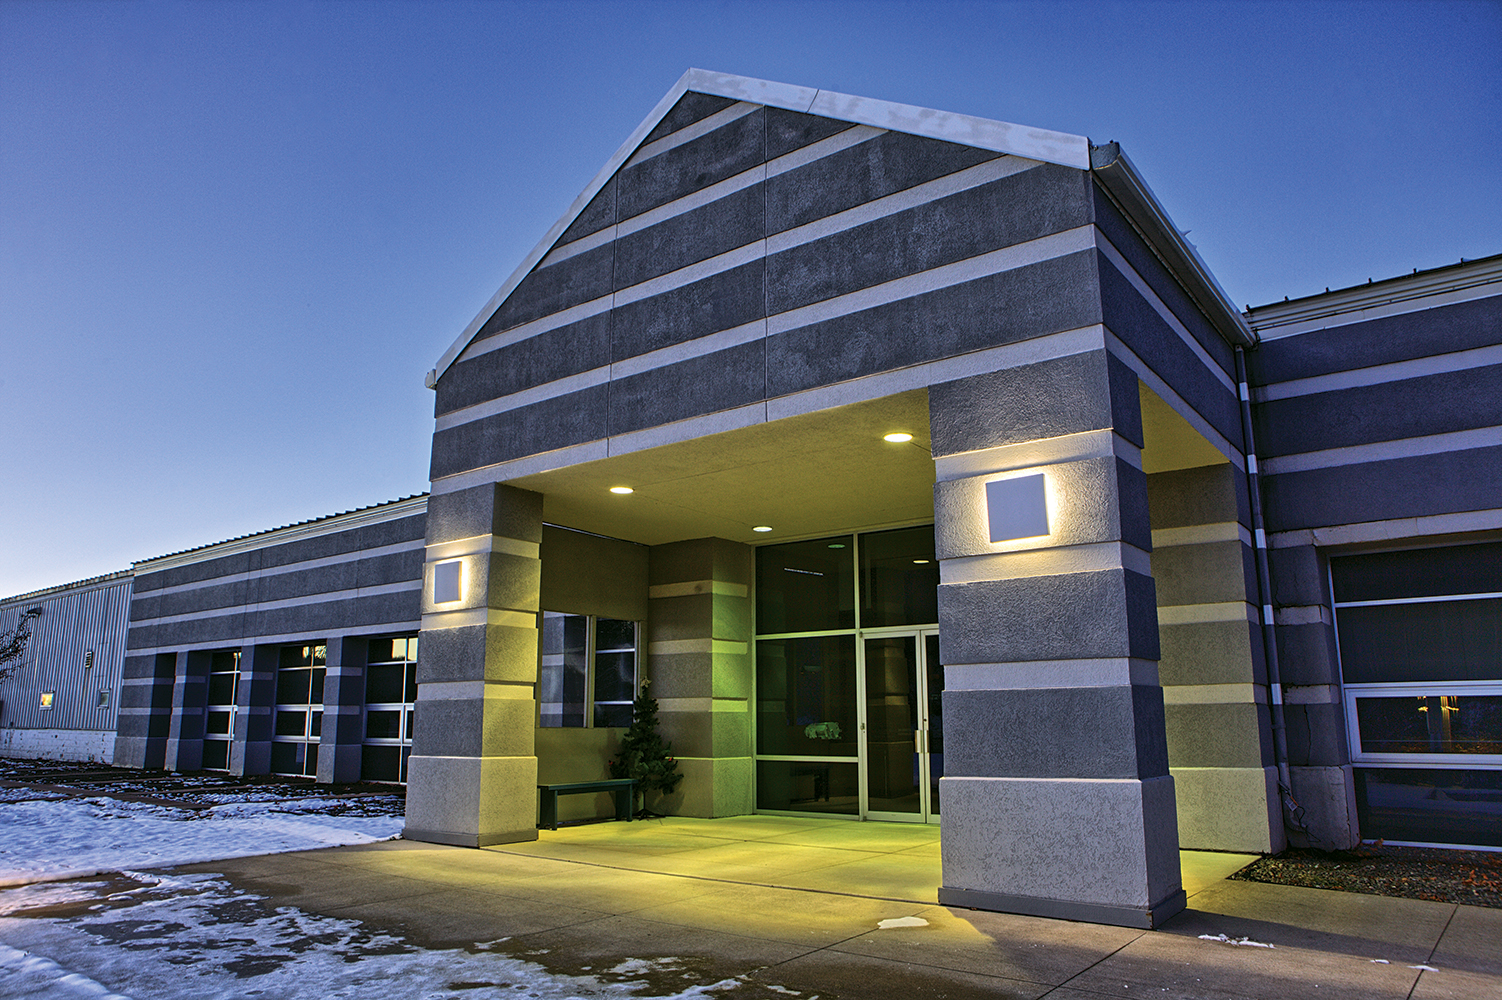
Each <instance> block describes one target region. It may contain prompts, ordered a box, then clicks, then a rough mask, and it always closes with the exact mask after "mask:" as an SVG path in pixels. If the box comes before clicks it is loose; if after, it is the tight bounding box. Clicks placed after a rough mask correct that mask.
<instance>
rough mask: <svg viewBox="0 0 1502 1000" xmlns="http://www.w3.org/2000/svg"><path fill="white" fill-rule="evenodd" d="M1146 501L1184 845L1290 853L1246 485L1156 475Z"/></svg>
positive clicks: (1176, 473) (1221, 476)
mask: <svg viewBox="0 0 1502 1000" xmlns="http://www.w3.org/2000/svg"><path fill="white" fill-rule="evenodd" d="M1147 493H1148V504H1149V506H1150V508H1151V510H1152V525H1153V556H1152V565H1153V580H1154V582H1155V584H1156V585H1157V591H1158V635H1159V637H1160V641H1161V643H1162V651H1163V656H1162V659H1161V661H1160V662H1159V665H1158V674H1159V678H1160V680H1161V681H1162V684H1163V700H1164V703H1165V704H1164V713H1165V718H1166V723H1167V730H1168V762H1169V765H1170V767H1171V772H1172V774H1173V779H1174V790H1175V792H1176V793H1177V799H1178V806H1179V844H1180V846H1182V847H1184V848H1187V849H1190V850H1204V851H1247V852H1252V853H1258V854H1275V853H1277V852H1278V851H1281V850H1283V848H1284V847H1286V846H1287V844H1286V842H1285V840H1284V836H1283V815H1282V804H1281V800H1280V797H1279V795H1278V769H1277V765H1276V762H1275V760H1274V758H1273V744H1272V728H1271V719H1270V714H1269V707H1268V706H1269V701H1268V692H1267V669H1266V667H1267V664H1266V660H1265V658H1264V656H1263V652H1262V629H1261V625H1260V622H1261V616H1260V613H1259V611H1258V608H1257V593H1258V591H1257V566H1256V558H1255V554H1254V552H1253V550H1252V535H1251V530H1250V528H1249V527H1248V526H1247V525H1248V522H1249V520H1250V515H1249V513H1248V510H1249V508H1248V504H1247V496H1246V479H1245V477H1244V476H1242V475H1241V474H1240V473H1239V472H1237V471H1236V469H1235V468H1233V467H1232V466H1231V464H1230V463H1229V462H1225V463H1220V464H1217V465H1206V466H1200V467H1197V468H1189V469H1177V470H1173V471H1167V472H1156V473H1153V474H1152V475H1150V476H1148V479H1147Z"/></svg>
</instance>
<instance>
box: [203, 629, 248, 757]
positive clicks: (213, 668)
mask: <svg viewBox="0 0 1502 1000" xmlns="http://www.w3.org/2000/svg"><path fill="white" fill-rule="evenodd" d="M239 690H240V650H238V649H216V650H214V651H212V652H210V653H209V687H208V703H207V705H206V706H205V709H204V711H205V713H206V715H205V719H204V743H203V766H204V769H205V770H209V771H224V770H227V769H228V768H229V759H230V752H229V751H230V743H231V741H233V740H234V738H235V714H236V712H237V709H236V707H235V702H236V698H237V696H238V695H239Z"/></svg>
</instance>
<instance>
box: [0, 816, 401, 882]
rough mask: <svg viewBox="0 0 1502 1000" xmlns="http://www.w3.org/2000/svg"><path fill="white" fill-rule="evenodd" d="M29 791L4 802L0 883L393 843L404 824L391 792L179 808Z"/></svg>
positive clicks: (0, 822)
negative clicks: (368, 797)
mask: <svg viewBox="0 0 1502 1000" xmlns="http://www.w3.org/2000/svg"><path fill="white" fill-rule="evenodd" d="M27 794H28V800H26V801H0V830H3V831H4V834H3V835H0V887H4V886H14V885H24V884H26V883H29V882H39V881H53V880H56V879H65V878H76V877H81V876H88V875H94V874H97V873H99V872H105V871H119V870H120V869H123V868H129V869H136V868H159V867H163V866H166V865H183V864H191V863H193V862H198V861H218V860H221V859H224V858H239V857H247V856H250V855H256V854H276V853H280V852H282V851H305V850H311V849H313V848H317V847H336V846H341V845H344V844H368V843H371V842H372V841H376V840H389V839H391V838H392V837H395V836H397V835H398V834H400V833H401V829H402V817H401V805H400V800H399V799H397V798H396V797H395V796H392V797H390V798H389V800H388V799H387V797H384V796H382V797H379V798H378V799H377V800H376V801H374V802H371V803H368V804H365V803H361V802H360V800H348V799H337V798H332V797H317V796H307V797H300V798H295V799H281V800H276V799H273V800H269V801H258V802H246V801H231V802H225V803H223V804H221V805H214V806H210V807H208V808H204V809H184V808H176V807H171V806H161V805H149V804H145V803H140V802H125V801H121V800H118V799H111V798H103V797H100V798H61V797H55V796H48V797H45V798H44V797H42V796H44V795H45V794H46V793H39V792H28V793H27ZM5 798H12V796H6V797H5Z"/></svg>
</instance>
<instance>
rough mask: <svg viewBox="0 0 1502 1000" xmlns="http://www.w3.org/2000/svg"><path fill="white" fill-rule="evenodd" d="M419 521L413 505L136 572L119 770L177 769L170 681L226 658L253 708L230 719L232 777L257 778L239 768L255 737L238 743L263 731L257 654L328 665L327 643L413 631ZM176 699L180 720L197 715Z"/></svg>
mask: <svg viewBox="0 0 1502 1000" xmlns="http://www.w3.org/2000/svg"><path fill="white" fill-rule="evenodd" d="M426 510H427V498H426V497H413V498H410V499H407V500H401V501H396V502H393V503H389V504H383V505H380V506H378V507H372V508H366V509H364V510H359V511H353V512H350V513H348V514H342V515H338V516H335V517H329V518H323V519H321V520H318V521H312V522H308V523H305V524H300V525H292V526H290V527H286V528H279V529H276V530H275V531H269V532H265V533H263V534H259V535H254V536H250V537H248V538H242V539H236V540H233V541H228V542H221V543H219V544H217V545H210V546H206V547H204V548H202V549H195V550H192V551H190V552H185V553H180V554H176V555H171V556H164V557H162V558H160V559H152V560H148V561H146V562H142V563H138V564H137V565H136V567H135V569H136V578H135V579H136V585H135V590H134V595H133V597H132V599H131V602H130V629H129V639H128V649H127V654H126V659H125V665H124V670H123V680H122V684H121V695H120V720H119V738H118V741H117V745H116V755H117V759H118V760H119V761H120V762H121V763H124V764H129V765H131V766H135V767H161V766H169V767H170V766H176V764H177V761H176V758H175V756H174V757H173V758H172V759H169V758H168V757H167V741H168V739H169V737H172V738H173V739H174V740H176V739H186V740H189V741H191V740H192V739H193V738H194V737H193V736H192V735H191V733H189V735H186V736H184V735H179V736H172V727H171V720H172V718H173V714H174V689H175V688H178V687H181V685H179V684H178V675H179V674H182V675H183V679H184V681H185V682H186V680H187V678H188V677H189V676H190V675H192V676H194V677H196V676H197V675H196V674H195V673H194V671H193V670H192V669H190V663H189V661H188V659H187V656H188V653H189V652H190V651H205V650H213V649H231V648H232V649H241V650H243V653H244V655H243V658H242V661H241V670H242V677H243V678H244V679H245V681H246V682H245V683H243V684H242V700H244V698H249V699H251V700H252V702H255V704H254V706H253V705H252V704H251V703H247V704H246V706H245V707H246V708H247V712H246V713H245V714H243V715H242V716H240V717H239V718H238V719H237V742H236V748H235V753H236V754H237V756H236V757H235V758H233V760H234V764H233V766H234V767H235V768H236V769H239V768H245V767H248V768H250V769H251V772H252V773H255V772H256V771H257V769H263V768H262V762H261V761H260V759H259V757H258V756H257V753H258V752H253V753H252V756H251V759H250V760H249V761H247V760H246V759H245V757H244V752H245V747H244V745H243V744H244V743H245V740H246V738H247V736H248V735H253V734H250V733H249V731H248V730H247V731H245V732H240V731H238V730H240V729H243V728H244V727H247V726H249V727H252V728H254V727H255V726H257V725H258V724H261V723H264V724H265V725H268V726H269V715H267V714H266V713H268V712H269V704H270V702H269V701H265V699H266V698H269V697H271V694H270V685H271V684H272V681H273V679H274V677H273V671H274V669H275V668H274V665H268V663H269V661H267V662H263V661H266V660H267V658H266V657H265V656H263V655H261V654H260V653H258V652H257V649H258V647H271V646H274V645H276V644H281V643H293V642H306V641H310V640H320V641H326V642H328V643H329V649H330V653H331V655H337V651H338V649H339V647H340V643H339V642H337V641H336V640H339V639H341V638H343V637H345V636H350V635H380V634H383V633H385V634H389V633H394V632H415V631H417V627H418V623H419V620H420V612H419V595H420V593H421V589H422V566H423V532H424V525H425V521H426ZM273 652H274V650H273ZM330 665H331V666H335V665H337V664H336V661H335V660H331V661H330ZM200 679H201V678H200ZM183 694H184V693H183V692H179V695H180V696H179V697H178V698H177V699H176V701H177V704H176V706H175V708H176V711H177V713H178V714H181V713H182V712H184V711H186V710H189V709H199V710H201V705H194V704H190V703H191V702H192V699H191V698H188V699H186V701H185V699H184V697H183ZM256 699H260V701H256ZM261 702H264V704H261ZM252 707H254V708H255V712H256V713H258V714H253V713H252V712H251V711H249V709H251V708H252ZM261 716H265V717H264V718H262V717H261ZM188 729H189V730H191V729H192V727H191V726H189V727H188ZM178 732H179V734H182V733H184V732H186V730H184V729H183V728H182V727H181V726H179V729H178ZM262 735H265V736H266V738H269V735H267V734H262ZM251 742H264V740H262V739H259V738H257V739H253V740H251ZM263 749H264V748H263ZM189 763H191V762H189ZM184 766H187V765H184Z"/></svg>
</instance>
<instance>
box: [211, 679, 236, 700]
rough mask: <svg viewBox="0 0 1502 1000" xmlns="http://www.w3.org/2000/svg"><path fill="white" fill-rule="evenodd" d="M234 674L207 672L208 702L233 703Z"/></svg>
mask: <svg viewBox="0 0 1502 1000" xmlns="http://www.w3.org/2000/svg"><path fill="white" fill-rule="evenodd" d="M235 678H236V675H235V674H209V704H210V705H233V704H234V703H235Z"/></svg>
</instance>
